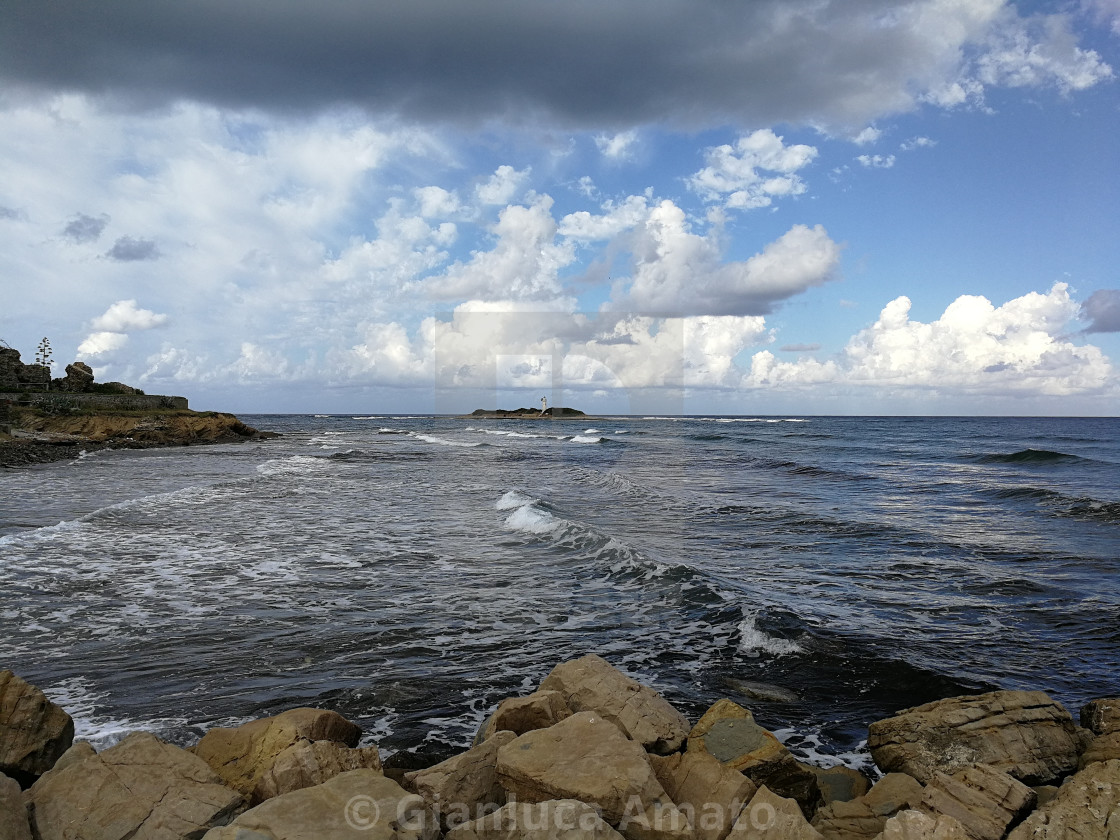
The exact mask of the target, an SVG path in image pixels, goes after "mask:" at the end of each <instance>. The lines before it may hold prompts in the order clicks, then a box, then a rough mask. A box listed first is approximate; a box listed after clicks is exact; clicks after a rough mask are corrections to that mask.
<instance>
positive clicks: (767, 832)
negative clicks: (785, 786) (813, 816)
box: [727, 785, 821, 840]
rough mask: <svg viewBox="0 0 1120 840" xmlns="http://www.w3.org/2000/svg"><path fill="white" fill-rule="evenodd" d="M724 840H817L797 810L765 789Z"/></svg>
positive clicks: (795, 804)
mask: <svg viewBox="0 0 1120 840" xmlns="http://www.w3.org/2000/svg"><path fill="white" fill-rule="evenodd" d="M727 840H821V835H820V832H818V831H817V830H816V829H815V828H813V827H812V826H811V825H809V823H808V822H806V820H805V816H804V814H802V813H801V806H799V805H798V804H797V803H796V802H794V801H793V800H792V799H786V798H784V797H781V796H778V795H777V794H775V793H773V792H772V791H770V790H769V789H768V788H767V787H766V786H765V785H763V786H762V787H760V788H759V789H758V793H756V794H755V795H754V798H753V799H751V801H750V802H749V803H748V804H747V807H746V808H744V809H743V813H742V814H740V815H739V819H738V820H737V821H736V822H735V827H734V828H732V829H731V833H730V834H728V835H727Z"/></svg>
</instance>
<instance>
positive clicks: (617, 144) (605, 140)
mask: <svg viewBox="0 0 1120 840" xmlns="http://www.w3.org/2000/svg"><path fill="white" fill-rule="evenodd" d="M637 143H638V131H637V129H630V130H629V131H620V132H619V133H618V134H597V135H596V136H595V145H596V146H598V147H599V151H600V152H601V153H602V155H603V157H605V158H609V159H610V160H613V161H624V160H630V159H631V158H632V157H633V155H634V146H636V145H637Z"/></svg>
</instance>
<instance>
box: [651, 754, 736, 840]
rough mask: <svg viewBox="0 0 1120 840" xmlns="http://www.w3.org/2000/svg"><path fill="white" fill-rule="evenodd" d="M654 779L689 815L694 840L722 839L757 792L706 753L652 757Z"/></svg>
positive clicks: (732, 770)
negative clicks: (655, 777)
mask: <svg viewBox="0 0 1120 840" xmlns="http://www.w3.org/2000/svg"><path fill="white" fill-rule="evenodd" d="M650 764H651V765H652V766H653V770H654V773H655V774H656V775H657V780H658V781H659V782H660V783H661V787H663V788H664V789H665V792H666V793H667V794H669V797H670V798H671V799H672V800H673V802H675V803H676V804H677V807H678V808H679V809H680V810H682V811H683V812H684V813H685V814H686V815H688V818H689V822H690V823H691V824H692V827H693V831H694V834H695V836H696V838H697V840H723V838H724V837H726V836H727V834H728V832H729V831H731V827H732V826H733V825H734V824H735V820H737V819H738V818H739V814H740V813H741V812H742V810H743V807H744V806H745V805H746V804H747V803H748V802H750V800H751V798H752V797H753V796H754V795H755V793H756V792H757V788H756V787H755V784H754V782H752V781H751V780H750V779H748V778H747V777H746V776H744V775H743V774H742V773H740V772H739V771H738V770H734V769H732V768H731V767H728V766H727V765H726V764H724V763H723V762H721V761H720V760H719V759H717V758H716V757H715V756H713V755H710V754H709V753H707V752H702V751H699V750H693V751H691V752H685V753H673V754H672V755H669V756H664V757H662V756H651V757H650Z"/></svg>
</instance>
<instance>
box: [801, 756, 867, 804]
mask: <svg viewBox="0 0 1120 840" xmlns="http://www.w3.org/2000/svg"><path fill="white" fill-rule="evenodd" d="M798 763H799V764H801V767H802V769H804V770H808V771H809V772H810V773H812V774H813V775H814V776H816V777H817V787H818V788H820V791H821V802H822V803H823V804H825V805H828V804H831V803H833V802H850V801H851V800H853V799H858V798H859V797H861V796H863V795H864V794H865V793H867V792H868V791H869V790H870V789H871V782H870V781H868V779H867V777H866V776H865V775H863V774H862V773H861V772H859V771H858V770H853V769H852V768H851V767H845V766H844V765H842V764H838V765H836V766H835V767H814V766H813V765H811V764H802V763H801V762H798Z"/></svg>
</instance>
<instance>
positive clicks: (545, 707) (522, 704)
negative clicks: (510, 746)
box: [475, 690, 572, 744]
mask: <svg viewBox="0 0 1120 840" xmlns="http://www.w3.org/2000/svg"><path fill="white" fill-rule="evenodd" d="M571 714H572V710H571V709H570V708H568V703H567V701H566V700H565V699H564V695H563V694H561V693H560V692H559V691H548V690H537V691H534V692H533V693H532V694H529V695H527V696H525V697H507V698H506V699H505V700H503V701H502V702H501V703H499V704H498V708H497V709H495V710H494V713H493V714H492V715H490V717H488V718H487V719H486V721H485V723H483V724H482V726H481V728H480V729H479V731H478V737H476V738H475V744H481V743H482V742H483V741H485V740H486V739H487V738H490V737H491V736H493V735H494V733H495V732H502V731H508V732H512V733H513V734H514V735H524V734H525V733H526V732H529V731H530V730H533V729H548V727H550V726H552V724H554V723H559V722H560V721H562V720H563V719H564V718H566V717H570V716H571Z"/></svg>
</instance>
